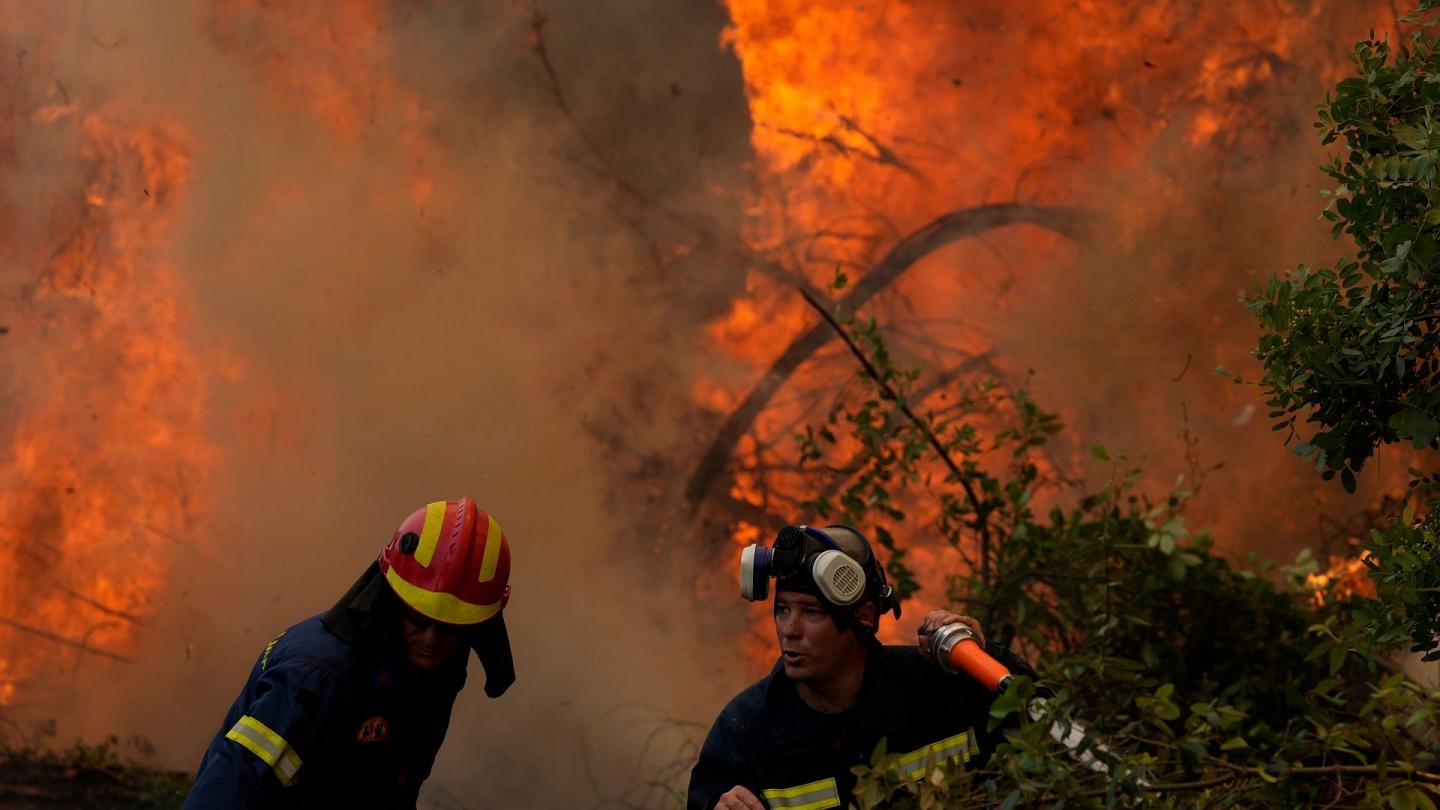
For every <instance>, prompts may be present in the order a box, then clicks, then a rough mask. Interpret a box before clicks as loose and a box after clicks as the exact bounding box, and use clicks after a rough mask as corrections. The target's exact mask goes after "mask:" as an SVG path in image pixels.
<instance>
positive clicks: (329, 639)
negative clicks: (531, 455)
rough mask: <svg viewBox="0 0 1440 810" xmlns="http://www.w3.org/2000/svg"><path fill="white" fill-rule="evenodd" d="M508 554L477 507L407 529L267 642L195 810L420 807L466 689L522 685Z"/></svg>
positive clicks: (446, 508) (213, 746)
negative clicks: (510, 618) (477, 681)
mask: <svg viewBox="0 0 1440 810" xmlns="http://www.w3.org/2000/svg"><path fill="white" fill-rule="evenodd" d="M509 579H510V547H509V543H507V542H506V538H505V533H504V531H503V530H502V529H501V528H500V524H499V523H498V522H496V520H495V518H494V517H493V516H491V515H490V514H488V513H486V512H485V511H483V510H481V509H480V508H479V507H477V506H476V505H475V502H474V501H473V500H471V499H469V498H461V499H460V500H458V501H436V502H435V503H432V504H429V505H428V506H426V507H425V508H423V509H419V510H417V511H416V512H414V513H413V514H411V515H410V516H409V517H408V518H406V519H405V521H404V522H403V523H401V524H400V527H399V528H398V529H396V530H395V534H394V535H393V536H392V537H391V538H390V542H389V543H388V544H387V545H386V546H385V548H384V550H382V551H381V552H380V558H379V559H378V560H377V561H376V562H374V563H372V564H371V566H370V567H369V569H367V570H366V571H365V573H364V574H363V575H361V577H360V579H358V580H357V581H356V582H355V584H354V585H353V586H351V588H350V590H349V592H347V593H346V594H345V596H344V597H342V598H341V599H340V601H339V602H337V603H336V604H335V606H334V607H332V608H331V609H330V610H329V611H327V612H325V613H322V614H320V615H318V616H314V617H312V618H310V619H307V620H306V621H303V622H301V623H300V624H297V625H295V626H294V627H291V628H289V629H288V630H286V631H284V632H282V633H281V634H280V635H279V636H277V637H275V639H274V640H273V641H271V642H270V643H269V644H267V645H265V648H264V650H262V651H261V653H260V655H259V658H258V660H257V661H256V662H255V666H254V667H253V668H252V669H251V671H250V677H249V678H248V680H246V682H245V687H244V689H243V690H242V691H241V693H240V696H239V698H237V699H236V700H235V703H234V705H232V706H231V707H230V712H229V714H227V715H226V717H225V720H224V722H223V723H222V724H221V727H220V730H219V733H217V734H216V736H215V738H214V740H213V741H212V742H211V743H210V747H209V748H208V749H207V750H206V752H205V756H204V758H203V759H202V760H201V763H200V771H199V774H198V775H197V776H196V779H195V786H194V788H193V789H192V790H191V792H190V795H189V797H188V798H187V800H186V802H185V807H186V808H196V809H197V810H198V809H199V808H203V809H204V810H251V809H252V808H301V807H305V808H314V807H344V808H352V809H356V810H358V809H359V808H414V807H415V801H416V797H417V795H418V794H419V791H420V785H421V783H422V782H424V781H425V778H426V777H427V776H429V775H430V767H431V764H432V763H433V762H434V760H435V754H436V752H437V751H439V749H440V744H441V742H443V741H444V739H445V732H446V729H447V728H448V726H449V723H450V709H451V707H452V706H453V705H454V702H455V696H456V694H457V693H458V692H459V691H460V689H461V687H463V686H464V685H465V670H466V657H467V656H466V654H465V650H466V649H467V648H468V649H473V650H474V651H475V654H476V656H477V657H478V658H479V659H480V662H481V664H482V665H484V668H485V676H486V680H485V693H486V694H488V695H489V696H490V697H499V696H500V694H501V693H502V692H504V691H505V689H506V688H508V687H509V686H510V684H511V683H513V682H514V681H515V668H514V663H513V660H512V658H511V655H510V642H509V638H508V636H507V634H506V631H505V622H504V614H503V611H504V608H505V604H506V602H507V601H508V600H509V598H510V586H509V584H508V583H509Z"/></svg>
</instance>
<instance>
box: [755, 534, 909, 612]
mask: <svg viewBox="0 0 1440 810" xmlns="http://www.w3.org/2000/svg"><path fill="white" fill-rule="evenodd" d="M830 528H832V529H843V530H845V531H848V532H850V533H852V534H854V535H855V537H857V538H859V541H860V546H861V549H860V551H861V552H862V554H863V560H856V559H855V558H854V557H853V556H851V555H850V554H849V553H846V551H845V549H843V548H841V546H840V544H839V543H837V542H836V541H835V538H833V537H831V536H830V535H829V534H828V533H826V532H825V531H823V530H821V529H817V528H814V527H813V526H786V527H785V528H783V529H781V530H780V533H779V534H778V535H776V536H775V542H774V543H771V544H770V547H769V548H766V547H764V546H761V545H759V544H752V545H750V546H747V547H746V548H745V550H744V551H742V552H741V553H740V596H741V598H743V599H747V600H749V601H751V602H759V601H761V600H764V599H766V598H768V597H769V596H770V580H771V579H786V578H789V577H794V576H796V575H798V574H801V573H808V574H809V578H810V579H811V580H812V581H813V582H814V583H815V589H816V590H817V591H819V594H820V598H821V599H823V600H825V601H826V602H828V603H830V604H831V605H834V606H835V607H841V608H847V607H851V606H853V605H856V604H858V603H859V602H860V601H861V600H862V599H864V598H865V592H866V590H867V589H873V592H874V596H875V598H876V601H877V603H878V607H879V609H880V612H882V613H883V612H885V611H887V610H892V609H893V610H894V611H895V614H896V615H897V616H898V615H899V613H900V610H899V606H898V605H894V604H893V602H892V598H891V597H892V595H893V591H892V590H891V588H890V586H889V585H888V584H886V582H885V573H884V571H883V570H881V568H880V566H879V565H878V564H877V563H876V561H875V559H874V555H873V553H872V552H871V550H870V543H869V541H867V540H866V539H865V535H863V534H861V533H860V532H859V531H857V530H855V529H852V528H850V527H849V526H832V527H830ZM872 578H873V579H874V580H875V581H874V582H873V583H872V582H871V580H872ZM872 586H873V588H872Z"/></svg>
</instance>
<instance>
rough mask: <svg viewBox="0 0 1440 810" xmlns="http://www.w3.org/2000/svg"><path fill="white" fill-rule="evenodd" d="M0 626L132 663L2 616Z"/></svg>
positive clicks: (85, 651)
mask: <svg viewBox="0 0 1440 810" xmlns="http://www.w3.org/2000/svg"><path fill="white" fill-rule="evenodd" d="M0 625H4V626H6V627H10V628H13V629H15V630H18V631H20V632H22V633H25V634H27V635H31V636H35V637H36V638H42V639H45V640H46V641H50V642H53V643H55V644H59V645H61V646H64V647H69V648H71V649H73V650H79V651H80V652H82V653H88V654H90V655H98V656H100V657H101V658H109V659H110V660H111V661H119V662H121V663H122V664H123V663H129V661H130V659H129V658H126V657H125V656H123V655H120V654H119V653H114V652H111V651H109V650H105V649H101V648H99V647H94V646H91V645H90V644H89V643H88V642H85V641H76V640H75V639H71V638H66V637H64V636H62V635H58V634H56V633H52V632H50V631H49V630H42V629H41V628H39V627H31V626H30V625H28V624H22V623H20V622H17V621H15V620H14V619H7V618H5V617H3V616H0Z"/></svg>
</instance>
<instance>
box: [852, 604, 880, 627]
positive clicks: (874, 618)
mask: <svg viewBox="0 0 1440 810" xmlns="http://www.w3.org/2000/svg"><path fill="white" fill-rule="evenodd" d="M855 623H856V624H859V625H862V626H863V627H865V628H867V629H868V630H869V631H870V633H871V635H874V633H875V631H877V630H879V629H880V609H879V608H878V607H876V605H875V600H874V599H868V600H866V602H865V604H863V605H861V606H860V607H859V608H857V609H856V610H855Z"/></svg>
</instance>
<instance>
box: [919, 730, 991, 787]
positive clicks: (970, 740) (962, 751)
mask: <svg viewBox="0 0 1440 810" xmlns="http://www.w3.org/2000/svg"><path fill="white" fill-rule="evenodd" d="M974 739H975V738H974V735H972V734H971V733H970V732H969V731H964V732H961V733H960V734H956V735H955V736H954V737H948V738H946V739H943V740H940V741H939V742H934V743H931V744H929V745H927V746H925V747H924V748H920V749H917V750H915V751H911V752H910V753H908V754H905V755H904V756H902V757H900V769H901V770H903V771H905V772H906V773H907V774H908V775H909V776H910V777H911V778H912V779H917V778H919V777H921V776H924V775H925V773H926V772H927V771H928V770H929V769H930V768H931V767H933V766H935V765H940V764H942V763H945V762H949V761H950V760H952V759H958V760H960V761H961V762H965V761H968V760H969V759H970V757H971V756H972V755H973V754H974V753H975V748H976V745H975V741H974Z"/></svg>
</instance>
